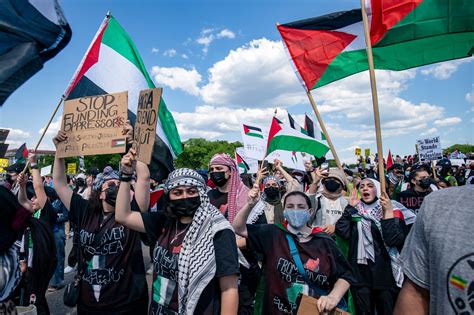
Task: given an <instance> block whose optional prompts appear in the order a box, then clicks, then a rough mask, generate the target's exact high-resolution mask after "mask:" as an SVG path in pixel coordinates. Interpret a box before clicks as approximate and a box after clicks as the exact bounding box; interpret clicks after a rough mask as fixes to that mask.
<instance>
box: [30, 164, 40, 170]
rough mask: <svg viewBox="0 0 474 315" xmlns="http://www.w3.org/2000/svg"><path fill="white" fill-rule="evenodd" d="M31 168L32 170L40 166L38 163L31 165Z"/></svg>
mask: <svg viewBox="0 0 474 315" xmlns="http://www.w3.org/2000/svg"><path fill="white" fill-rule="evenodd" d="M30 168H31V169H32V170H39V166H38V165H37V164H32V165H30Z"/></svg>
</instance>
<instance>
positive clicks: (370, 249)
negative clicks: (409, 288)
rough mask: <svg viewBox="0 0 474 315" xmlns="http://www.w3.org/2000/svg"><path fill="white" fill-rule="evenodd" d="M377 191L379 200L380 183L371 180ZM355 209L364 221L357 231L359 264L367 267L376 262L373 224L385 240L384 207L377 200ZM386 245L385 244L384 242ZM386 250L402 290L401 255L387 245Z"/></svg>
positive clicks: (361, 203)
mask: <svg viewBox="0 0 474 315" xmlns="http://www.w3.org/2000/svg"><path fill="white" fill-rule="evenodd" d="M369 180H370V181H372V183H373V184H374V186H375V188H376V189H377V198H379V197H380V183H379V182H378V181H376V180H374V179H371V178H369ZM355 208H356V209H357V214H358V215H359V216H360V217H361V218H362V220H360V221H358V222H357V231H358V236H359V243H358V245H357V263H358V264H363V265H367V263H368V260H369V259H370V260H371V261H372V262H375V259H376V258H375V250H374V239H373V236H372V230H371V226H372V222H374V224H375V226H376V227H377V229H378V230H379V231H380V235H381V236H382V240H383V233H382V225H381V223H380V220H381V219H382V218H383V212H382V206H381V204H380V200H379V199H377V200H376V201H374V202H373V203H371V204H366V203H364V202H363V201H360V202H359V203H358V204H357V205H356V206H355ZM384 245H385V242H384ZM385 249H386V250H387V252H388V255H389V256H390V262H391V266H392V274H393V278H394V279H395V283H396V284H397V286H398V287H400V288H401V286H402V284H403V272H402V267H401V264H400V253H399V252H398V249H397V248H396V247H389V246H386V245H385Z"/></svg>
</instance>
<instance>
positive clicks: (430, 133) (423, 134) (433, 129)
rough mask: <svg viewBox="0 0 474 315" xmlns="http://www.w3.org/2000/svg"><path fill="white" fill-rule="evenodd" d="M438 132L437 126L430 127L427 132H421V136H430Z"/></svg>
mask: <svg viewBox="0 0 474 315" xmlns="http://www.w3.org/2000/svg"><path fill="white" fill-rule="evenodd" d="M437 133H438V129H437V128H430V129H428V130H426V131H425V132H422V133H420V136H429V135H434V134H437Z"/></svg>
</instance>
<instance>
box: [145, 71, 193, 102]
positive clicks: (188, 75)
mask: <svg viewBox="0 0 474 315" xmlns="http://www.w3.org/2000/svg"><path fill="white" fill-rule="evenodd" d="M151 72H152V74H153V76H154V77H155V80H156V82H157V83H158V84H163V85H167V86H169V87H170V88H172V89H173V90H175V89H180V90H183V91H185V92H186V93H189V94H191V95H196V96H197V95H198V94H199V88H198V86H197V85H198V83H200V82H201V80H202V77H201V75H200V74H199V73H198V72H197V70H196V69H194V68H192V69H191V70H186V69H184V68H179V67H172V68H164V67H157V66H155V67H153V68H152V69H151Z"/></svg>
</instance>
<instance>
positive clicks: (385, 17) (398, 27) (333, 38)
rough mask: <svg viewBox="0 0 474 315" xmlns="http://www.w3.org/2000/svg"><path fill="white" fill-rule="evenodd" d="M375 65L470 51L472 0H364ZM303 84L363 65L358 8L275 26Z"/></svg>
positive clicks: (407, 64) (415, 62)
mask: <svg viewBox="0 0 474 315" xmlns="http://www.w3.org/2000/svg"><path fill="white" fill-rule="evenodd" d="M366 3H367V6H368V7H367V14H368V15H369V16H368V17H369V21H370V38H371V43H372V48H373V49H372V50H373V55H374V64H375V68H377V69H385V70H405V69H409V68H414V67H419V66H423V65H428V64H432V63H435V62H440V61H446V60H452V59H458V58H464V57H469V56H472V54H473V41H474V5H473V4H472V0H456V1H455V0H370V1H367V2H366ZM278 30H279V32H280V34H281V36H282V38H283V41H284V43H285V46H286V48H287V50H288V52H289V54H290V56H291V59H292V60H293V64H294V66H295V67H296V69H297V74H299V78H300V80H302V83H303V84H304V86H305V87H306V89H307V90H308V91H309V90H312V89H315V88H317V87H321V86H324V85H326V84H328V83H331V82H334V81H337V80H339V79H342V78H345V77H347V76H350V75H352V74H355V73H358V72H361V71H365V70H367V69H368V62H367V54H366V50H365V48H366V47H365V38H364V28H363V24H362V14H361V10H360V9H356V10H351V11H343V12H337V13H331V14H328V15H324V16H320V17H316V18H310V19H306V20H301V21H297V22H292V23H288V24H283V25H279V26H278Z"/></svg>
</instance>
